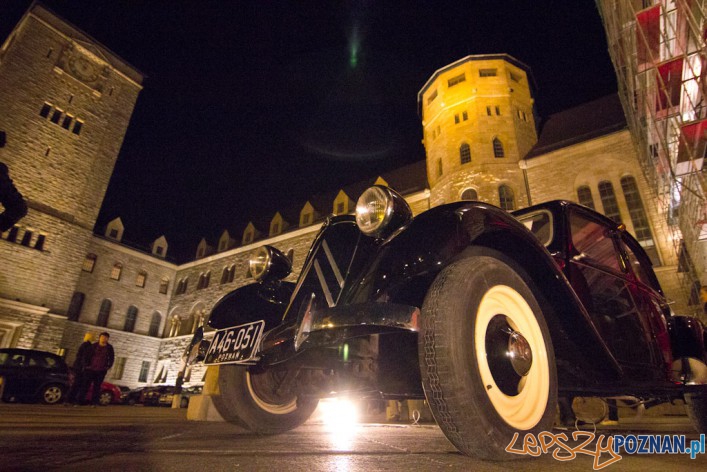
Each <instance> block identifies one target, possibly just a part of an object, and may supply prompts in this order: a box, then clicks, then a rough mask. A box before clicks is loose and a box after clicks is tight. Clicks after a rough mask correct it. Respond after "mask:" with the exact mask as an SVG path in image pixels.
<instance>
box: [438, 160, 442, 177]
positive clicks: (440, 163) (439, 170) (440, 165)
mask: <svg viewBox="0 0 707 472" xmlns="http://www.w3.org/2000/svg"><path fill="white" fill-rule="evenodd" d="M437 177H442V159H437Z"/></svg>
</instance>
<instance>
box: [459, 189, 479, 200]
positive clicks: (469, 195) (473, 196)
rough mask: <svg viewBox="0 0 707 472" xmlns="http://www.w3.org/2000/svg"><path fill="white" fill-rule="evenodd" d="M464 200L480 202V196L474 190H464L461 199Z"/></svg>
mask: <svg viewBox="0 0 707 472" xmlns="http://www.w3.org/2000/svg"><path fill="white" fill-rule="evenodd" d="M460 198H461V199H462V200H478V199H479V194H478V193H477V192H476V190H474V189H473V188H468V189H466V190H464V191H463V192H462V194H461V197H460Z"/></svg>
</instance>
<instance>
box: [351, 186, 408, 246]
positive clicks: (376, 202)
mask: <svg viewBox="0 0 707 472" xmlns="http://www.w3.org/2000/svg"><path fill="white" fill-rule="evenodd" d="M410 220H412V210H410V206H408V204H407V202H406V201H405V199H404V198H403V197H402V196H400V194H398V193H397V192H395V191H394V190H392V189H390V188H388V187H383V186H382V185H374V186H373V187H369V188H368V189H366V190H365V191H364V192H363V193H362V194H361V196H360V197H359V199H358V202H356V225H358V228H359V229H360V230H361V232H362V233H363V234H366V235H368V236H375V237H385V236H388V235H390V234H391V233H392V232H393V231H395V230H397V229H398V228H400V227H401V226H404V225H406V224H407V223H408V222H410Z"/></svg>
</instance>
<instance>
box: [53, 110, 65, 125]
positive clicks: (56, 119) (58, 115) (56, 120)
mask: <svg viewBox="0 0 707 472" xmlns="http://www.w3.org/2000/svg"><path fill="white" fill-rule="evenodd" d="M62 114H63V113H62V112H61V110H59V109H55V110H54V113H53V114H52V117H51V122H52V123H59V120H60V119H61V115H62Z"/></svg>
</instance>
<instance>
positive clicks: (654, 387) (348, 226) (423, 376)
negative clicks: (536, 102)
mask: <svg viewBox="0 0 707 472" xmlns="http://www.w3.org/2000/svg"><path fill="white" fill-rule="evenodd" d="M250 269H251V273H252V275H253V276H254V277H255V279H256V280H257V281H258V282H257V283H254V284H251V285H247V286H244V287H241V288H239V289H237V290H235V291H233V292H232V293H230V294H228V295H226V296H225V297H224V298H223V299H221V300H220V301H219V303H217V305H216V306H215V307H214V309H213V311H212V313H211V315H210V318H209V325H210V326H211V327H213V328H215V329H217V331H216V332H215V334H214V337H213V339H212V340H211V342H210V343H209V342H207V341H205V340H203V339H202V336H203V334H202V332H201V331H198V332H197V334H196V335H195V337H194V339H193V341H192V344H191V345H190V346H189V348H188V349H187V352H186V353H185V356H186V357H187V362H193V361H194V360H195V359H196V360H198V359H202V358H203V359H204V361H205V363H206V364H222V365H220V367H219V375H218V384H219V390H220V395H218V396H214V397H213V401H214V403H215V406H216V407H217V409H218V411H219V412H220V414H221V415H222V416H223V417H224V418H225V419H226V420H228V421H230V422H233V423H236V424H239V425H241V426H244V427H246V428H249V429H250V430H252V431H254V432H257V433H261V434H274V433H279V432H283V431H286V430H289V429H291V428H295V427H297V426H298V425H300V424H301V423H303V422H304V421H305V420H306V419H307V418H308V417H309V416H310V414H311V413H312V412H313V411H314V409H315V407H316V406H317V402H318V399H319V398H322V397H327V396H332V395H340V394H343V393H345V394H347V395H358V396H360V397H375V398H384V399H407V398H418V399H421V398H426V399H427V400H428V403H429V405H430V407H431V409H432V412H433V414H434V417H435V419H436V421H437V423H438V424H439V426H440V428H441V429H442V430H443V431H444V433H445V434H446V436H447V437H448V438H449V440H450V441H451V442H452V443H453V444H454V445H455V446H456V447H457V448H459V450H461V451H462V452H463V453H465V454H469V455H476V456H478V457H481V458H485V459H494V460H503V459H510V458H512V457H514V456H511V455H510V454H507V453H506V452H504V448H505V447H506V446H507V445H508V444H509V443H510V441H511V439H512V437H513V434H514V433H515V432H520V433H521V434H523V433H538V432H540V431H546V430H549V429H550V428H552V426H553V421H554V418H555V414H556V405H557V402H558V397H559V398H571V397H573V396H577V395H578V396H593V397H599V398H611V397H626V396H632V397H634V398H636V399H637V401H649V400H651V401H671V400H674V399H683V398H684V399H685V400H686V401H687V406H688V410H689V413H690V415H691V417H692V418H693V420H694V424H695V426H696V427H697V429H698V430H700V431H701V432H705V431H707V390H706V389H705V386H704V384H705V383H707V366H706V365H705V362H706V361H707V357H706V355H705V341H704V328H703V326H702V324H701V323H700V322H699V321H698V320H696V319H693V318H690V317H685V316H675V315H673V314H672V313H671V311H670V309H669V308H668V305H667V303H666V301H665V299H664V296H663V293H662V290H661V288H660V286H659V284H658V281H657V279H656V277H655V274H654V273H653V270H652V267H651V263H650V260H649V258H648V257H647V256H646V253H645V252H644V251H643V249H642V248H641V246H640V245H639V243H638V242H637V241H636V240H635V239H634V238H633V237H631V236H630V235H629V234H628V233H627V232H626V231H625V230H624V228H623V227H622V226H620V225H617V224H616V223H614V222H613V221H611V220H609V219H608V218H606V217H604V216H602V215H600V214H598V213H596V212H594V211H592V210H590V209H588V208H585V207H582V206H579V205H576V204H574V203H571V202H567V201H553V202H548V203H544V204H541V205H535V206H532V207H529V208H526V209H523V210H521V211H518V212H515V213H514V214H513V215H511V214H509V213H507V212H505V211H503V210H501V209H499V208H497V207H495V206H493V205H489V204H486V203H481V202H471V201H465V202H458V203H452V204H446V205H442V206H438V207H435V208H432V209H431V210H429V211H427V212H425V213H422V214H420V215H418V216H417V217H416V218H414V219H413V217H412V213H411V211H410V208H409V207H408V205H407V203H406V202H405V200H404V199H403V198H402V197H401V196H400V195H398V194H397V193H396V192H394V191H393V190H391V189H389V188H386V187H382V186H374V187H371V188H369V189H368V190H366V191H365V192H364V193H363V194H362V196H361V198H360V199H359V200H358V203H357V206H356V214H355V216H336V217H330V218H329V219H327V220H326V222H325V223H324V224H323V227H322V229H321V231H320V233H319V234H318V235H317V237H316V239H315V240H314V243H313V244H312V247H311V249H310V251H309V254H308V255H307V259H306V261H305V263H304V266H303V268H302V271H301V274H300V277H299V279H298V281H297V282H296V283H290V282H284V281H282V279H284V278H285V277H286V276H287V275H288V274H289V273H290V261H289V260H288V259H287V258H286V257H285V256H284V255H283V254H282V253H281V252H280V251H278V250H277V249H275V248H273V247H270V246H264V247H263V248H261V249H260V251H259V252H258V253H257V254H256V255H255V256H254V257H253V258H252V259H251V261H250Z"/></svg>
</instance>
